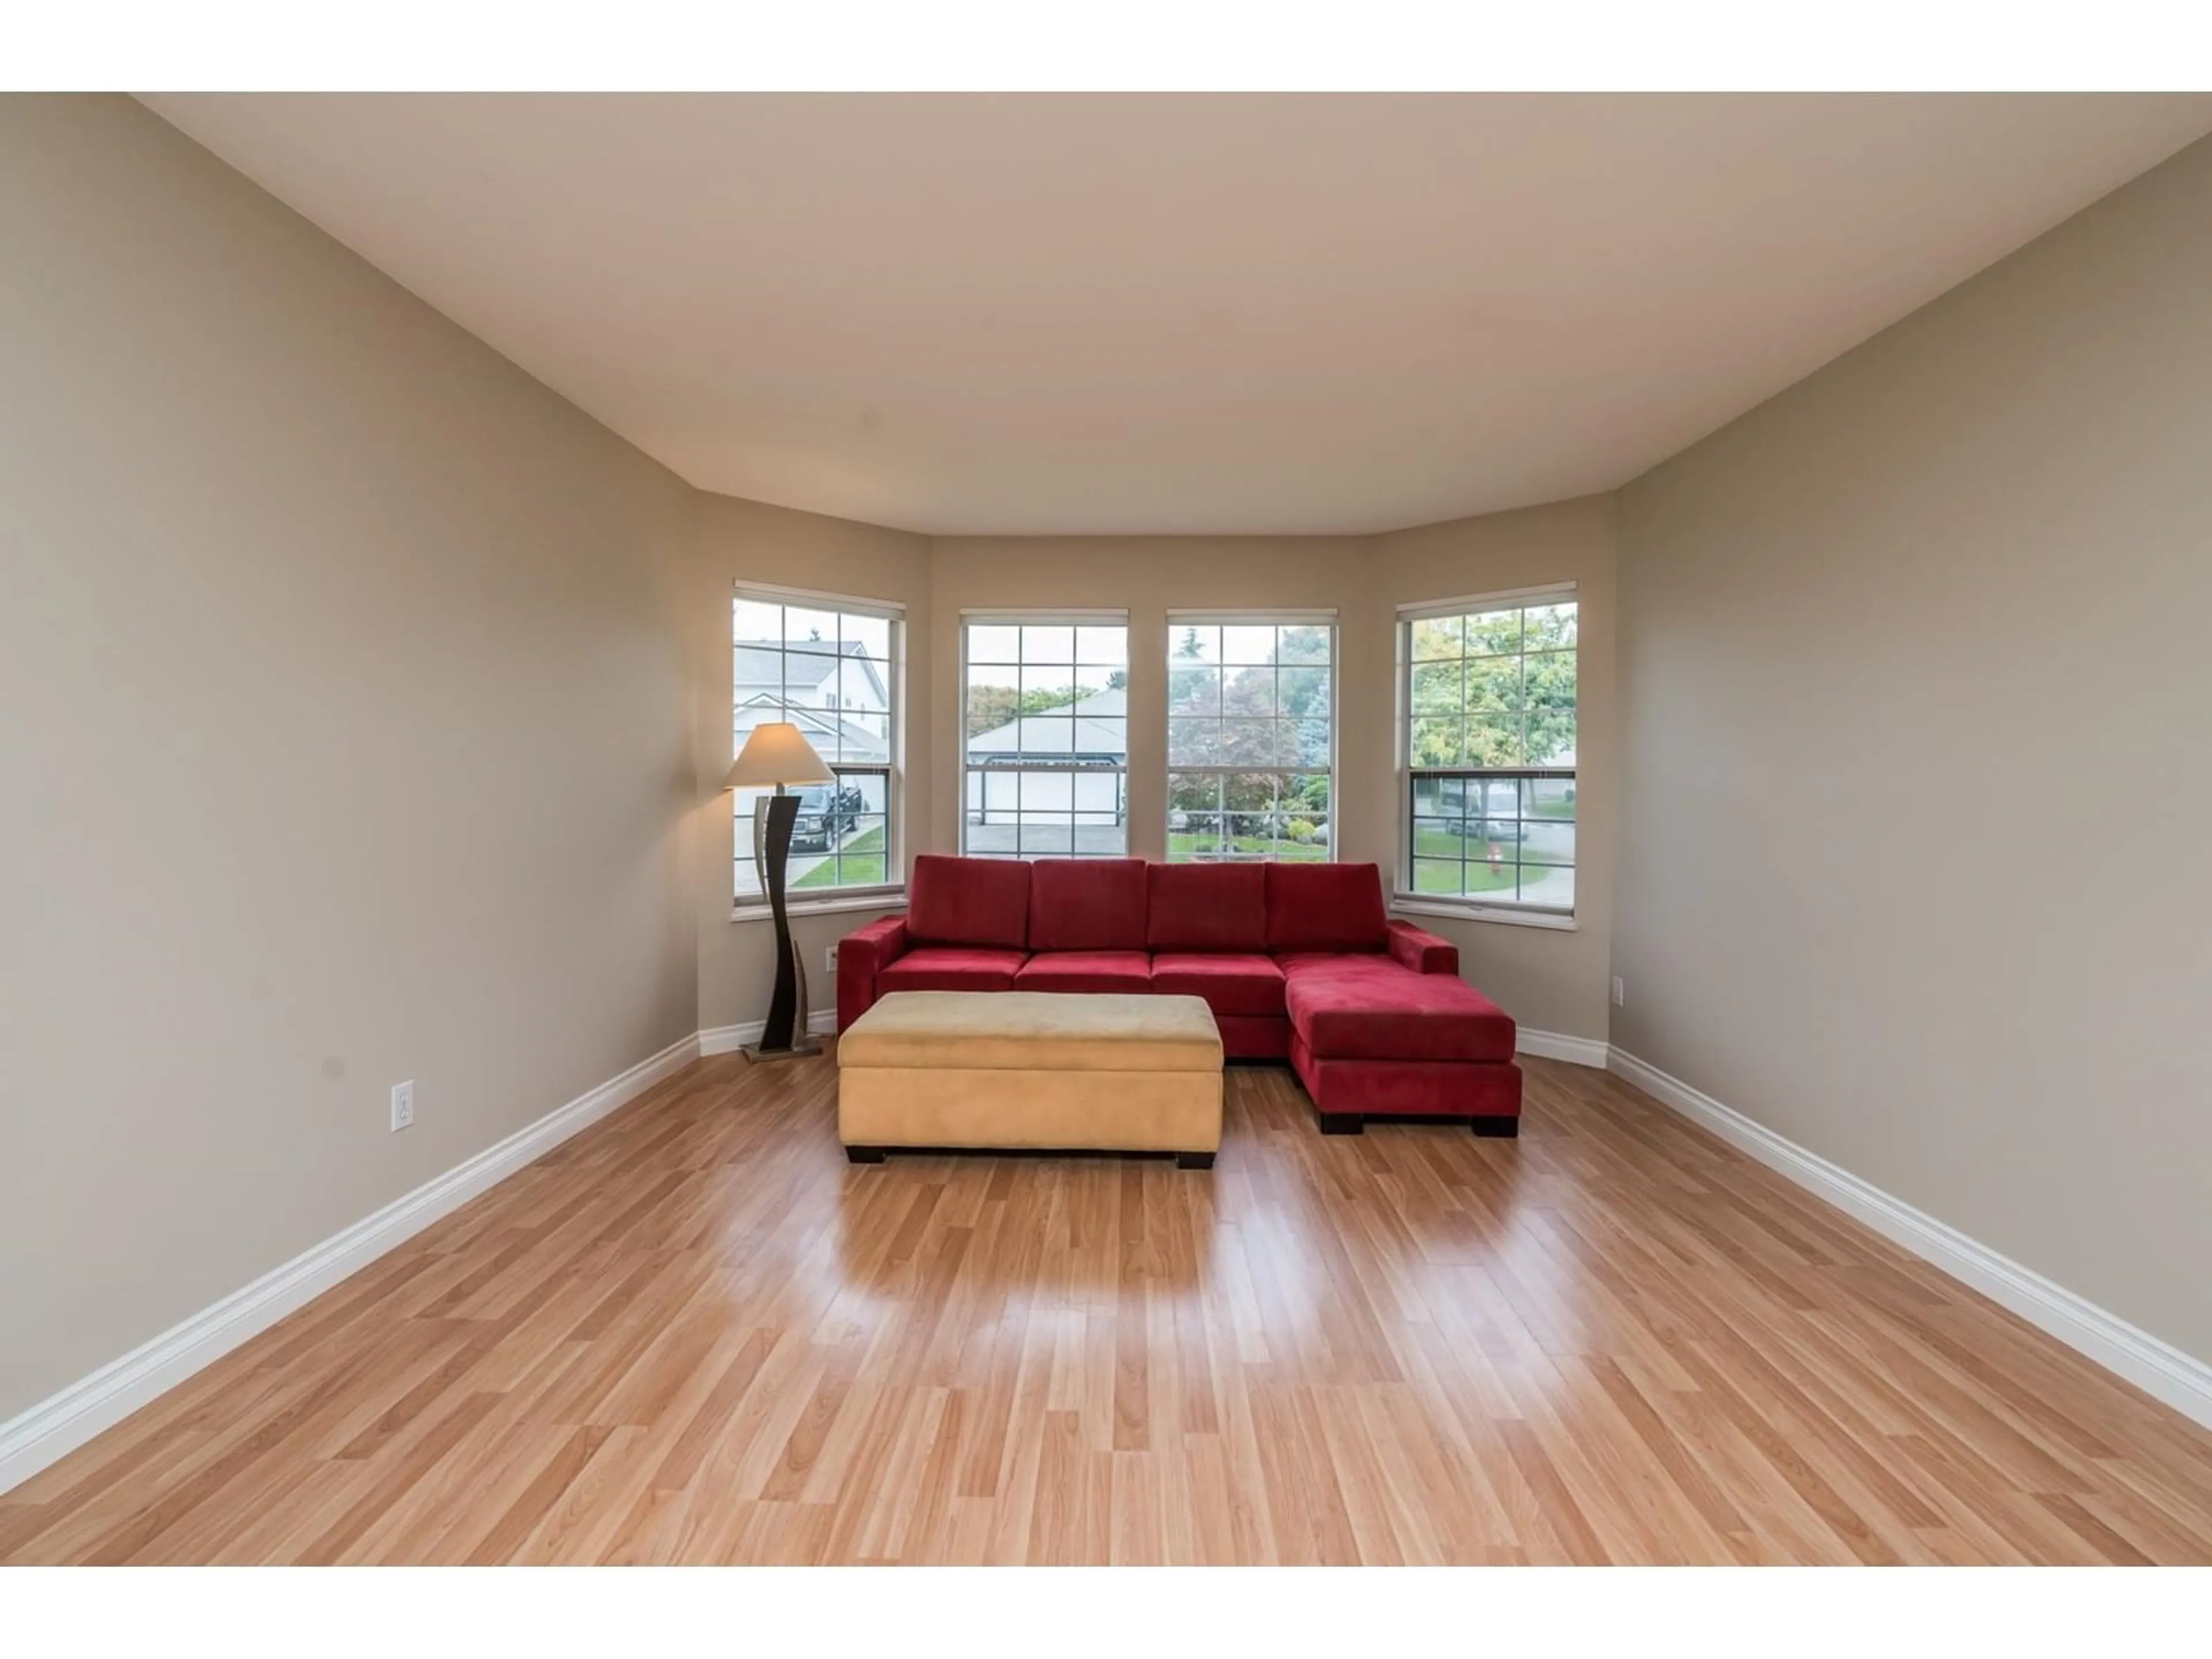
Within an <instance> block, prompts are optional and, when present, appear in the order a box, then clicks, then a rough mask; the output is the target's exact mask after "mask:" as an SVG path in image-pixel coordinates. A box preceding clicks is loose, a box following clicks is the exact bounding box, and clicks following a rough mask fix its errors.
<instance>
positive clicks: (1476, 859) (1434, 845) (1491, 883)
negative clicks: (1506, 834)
mask: <svg viewBox="0 0 2212 1659" xmlns="http://www.w3.org/2000/svg"><path fill="white" fill-rule="evenodd" d="M1462 843H1464V846H1465V848H1466V852H1467V868H1466V877H1465V881H1464V884H1462V878H1461V870H1460V862H1459V860H1460V851H1461V848H1462ZM1495 844H1496V846H1497V848H1498V857H1499V859H1500V860H1502V862H1500V863H1498V864H1496V865H1493V864H1492V863H1491V862H1490V860H1489V857H1488V853H1489V849H1490V848H1491V846H1492V843H1491V842H1486V841H1484V840H1483V839H1482V838H1481V837H1480V836H1464V837H1462V836H1455V835H1453V834H1451V833H1450V832H1449V831H1448V830H1443V829H1424V830H1422V831H1421V832H1420V833H1419V835H1417V836H1414V837H1413V890H1414V891H1415V892H1417V893H1495V892H1498V891H1499V890H1501V889H1510V888H1511V887H1512V886H1513V885H1514V884H1515V882H1516V879H1517V878H1516V875H1515V873H1514V868H1513V866H1514V860H1515V858H1516V848H1515V847H1514V844H1513V843H1512V842H1510V841H1502V842H1497V843H1495ZM1430 860H1449V862H1436V863H1431V861H1430Z"/></svg>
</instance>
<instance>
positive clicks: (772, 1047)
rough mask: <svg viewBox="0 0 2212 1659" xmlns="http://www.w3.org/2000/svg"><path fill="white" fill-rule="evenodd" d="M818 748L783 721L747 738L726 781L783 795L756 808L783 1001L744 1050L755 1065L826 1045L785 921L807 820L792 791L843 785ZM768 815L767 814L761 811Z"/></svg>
mask: <svg viewBox="0 0 2212 1659" xmlns="http://www.w3.org/2000/svg"><path fill="white" fill-rule="evenodd" d="M835 782H836V775H834V774H833V773H832V772H831V771H830V770H829V766H828V765H827V763H824V762H823V758H822V757H821V756H819V755H817V754H816V753H815V752H814V746H813V745H812V744H810V743H808V742H807V741H806V739H805V738H804V737H802V736H800V735H799V728H798V727H797V726H793V725H791V724H790V723H789V722H787V721H784V720H776V721H773V722H771V723H770V724H769V725H766V726H755V727H754V728H753V729H752V731H751V732H749V733H748V734H747V735H746V738H745V746H744V750H742V751H740V753H739V754H738V758H737V763H736V764H735V765H733V766H732V767H731V768H730V775H729V776H728V778H726V780H725V781H723V785H722V787H724V788H725V789H762V788H766V787H768V786H769V785H770V784H773V785H775V793H774V794H773V795H771V796H769V798H768V799H766V800H764V801H756V802H754V803H753V868H754V869H755V870H757V871H758V872H761V884H762V885H763V886H764V887H766V888H767V889H768V908H769V915H773V916H774V917H775V994H774V995H773V996H771V997H770V998H769V1005H768V1024H766V1025H764V1026H763V1027H762V1028H761V1036H760V1041H759V1042H749V1043H747V1044H745V1046H744V1054H745V1058H746V1059H748V1060H789V1059H792V1058H793V1057H794V1056H796V1055H799V1054H820V1053H821V1052H822V1045H821V1044H820V1043H819V1042H816V1041H815V1039H814V1037H813V1036H811V1034H810V1033H809V1032H808V1030H807V1029H806V964H805V963H803V962H801V961H800V960H799V947H798V946H797V945H793V943H792V940H791V918H790V917H789V916H788V915H787V914H786V913H785V910H784V903H783V878H784V871H785V867H786V866H788V865H789V864H790V862H791V826H792V825H793V823H795V822H796V821H797V820H798V817H799V797H798V796H796V795H787V794H786V793H784V786H785V785H786V784H793V783H799V784H806V783H835ZM763 807H765V808H767V811H765V812H763V811H762V810H761V809H762V808H763Z"/></svg>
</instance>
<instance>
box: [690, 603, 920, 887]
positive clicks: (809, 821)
mask: <svg viewBox="0 0 2212 1659" xmlns="http://www.w3.org/2000/svg"><path fill="white" fill-rule="evenodd" d="M905 617H906V613H905V611H903V610H902V608H901V607H900V606H898V605H891V604H886V603H884V602H882V601H879V600H873V599H844V598H841V597H838V596H836V595H832V594H826V593H808V592H800V591H798V590H793V589H784V588H775V587H762V586H753V585H750V584H747V583H743V582H740V583H739V584H738V587H737V592H736V595H735V597H734V599H733V600H732V610H731V629H730V635H731V673H730V680H731V691H732V696H731V702H732V727H731V735H732V749H731V751H730V752H731V753H732V754H733V755H734V754H736V753H738V751H739V750H743V749H744V745H745V738H746V737H747V735H748V734H749V733H750V732H751V731H752V729H753V728H754V727H755V726H760V725H763V724H765V723H767V722H769V721H773V720H788V721H790V722H791V723H792V724H793V725H794V726H797V727H798V728H799V731H800V732H801V733H802V734H803V735H804V736H805V738H806V740H807V742H808V743H810V744H812V745H813V747H814V752H815V753H816V754H817V755H819V756H821V757H822V758H823V760H824V761H826V762H828V763H829V769H830V770H831V771H832V772H834V773H835V774H836V782H835V783H829V784H815V785H810V786H806V787H801V788H799V790H798V793H799V820H798V823H797V825H796V827H795V828H794V829H793V832H792V840H791V863H790V866H789V874H788V877H787V881H788V885H787V889H786V890H787V893H788V894H789V896H790V898H791V902H793V903H794V904H801V905H803V904H805V902H806V901H807V900H809V899H810V898H827V897H830V896H840V897H856V896H862V895H865V894H867V893H871V892H880V893H886V894H889V893H895V892H896V891H897V890H899V889H900V888H901V887H902V885H903V882H904V872H905V867H906V866H905V863H904V860H903V859H902V855H901V853H900V842H901V834H902V829H901V825H900V822H899V816H900V807H899V802H900V789H899V773H898V743H899V715H900V709H899V702H900V698H901V696H902V679H903V677H904V673H905V639H904V634H905V627H906V622H905ZM771 793H774V792H773V791H772V790H766V789H740V790H738V791H736V792H735V793H734V798H733V799H734V805H733V807H732V811H733V812H734V814H735V820H734V822H735V829H736V836H737V840H736V848H735V850H736V865H735V874H734V881H733V884H732V890H733V892H734V894H735V896H736V899H737V903H738V907H739V908H744V907H746V906H748V905H758V904H765V902H767V897H766V894H765V892H764V891H763V888H762V885H761V874H760V872H759V871H758V870H757V868H756V867H755V865H754V861H753V813H754V811H755V810H756V808H757V805H758V803H759V802H760V801H762V800H763V799H766V798H767V797H768V796H769V794H771Z"/></svg>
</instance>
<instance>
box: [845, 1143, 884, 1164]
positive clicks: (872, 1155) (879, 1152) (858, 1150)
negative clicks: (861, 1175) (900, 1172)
mask: <svg viewBox="0 0 2212 1659" xmlns="http://www.w3.org/2000/svg"><path fill="white" fill-rule="evenodd" d="M845 1161H846V1162H847V1163H848V1164H880V1163H882V1162H883V1161H884V1149H883V1148H882V1147H881V1146H848V1147H847V1148H846V1149H845Z"/></svg>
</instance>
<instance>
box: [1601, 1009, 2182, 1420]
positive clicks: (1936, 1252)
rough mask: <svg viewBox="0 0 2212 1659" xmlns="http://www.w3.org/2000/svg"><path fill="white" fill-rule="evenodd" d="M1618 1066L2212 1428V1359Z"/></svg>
mask: <svg viewBox="0 0 2212 1659" xmlns="http://www.w3.org/2000/svg"><path fill="white" fill-rule="evenodd" d="M1608 1069H1610V1070H1611V1071H1612V1072H1613V1073H1614V1074H1615V1075H1616V1076H1618V1077H1620V1078H1623V1079H1626V1080H1627V1081H1628V1082H1630V1083H1632V1084H1634V1085H1636V1086H1637V1087H1638V1088H1639V1089H1641V1090H1643V1091H1644V1093H1646V1094H1648V1095H1650V1097H1652V1098H1653V1099H1655V1100H1656V1101H1658V1102H1659V1103H1661V1104H1662V1105H1663V1106H1667V1107H1668V1108H1670V1109H1673V1110H1674V1111H1677V1112H1680V1114H1681V1115H1683V1116H1684V1117H1686V1118H1688V1119H1690V1120H1691V1121H1692V1122H1695V1123H1699V1124H1702V1125H1703V1126H1704V1127H1706V1128H1708V1129H1710V1130H1711V1131H1712V1132H1713V1133H1715V1134H1717V1135H1718V1136H1719V1137H1720V1138H1721V1139H1723V1140H1725V1141H1727V1142H1728V1143H1729V1145H1730V1146H1735V1147H1738V1148H1740V1149H1741V1150H1742V1151H1743V1152H1748V1153H1750V1154H1751V1156H1752V1157H1753V1158H1757V1159H1758V1160H1759V1162H1760V1163H1761V1164H1765V1165H1766V1166H1767V1168H1769V1169H1771V1170H1775V1171H1777V1172H1778V1174H1780V1175H1782V1176H1786V1177H1787V1178H1788V1179H1790V1180H1791V1181H1793V1182H1796V1183H1797V1185H1799V1186H1800V1187H1802V1188H1805V1189H1806V1190H1807V1191H1808V1192H1810V1193H1812V1194H1814V1195H1815V1196H1817V1197H1820V1198H1823V1199H1826V1200H1827V1201H1828V1202H1829V1203H1831V1204H1832V1205H1834V1206H1836V1207H1837V1208H1838V1209H1839V1210H1841V1211H1843V1212H1844V1213H1846V1214H1847V1215H1850V1216H1852V1217H1854V1218H1857V1219H1858V1220H1859V1221H1862V1222H1863V1223H1865V1224H1866V1225H1868V1226H1869V1227H1871V1228H1873V1229H1874V1231H1876V1232H1878V1233H1880V1234H1881V1236H1882V1237H1884V1238H1887V1239H1888V1240H1889V1241H1890V1242H1891V1243H1894V1244H1899V1245H1901V1246H1903V1247H1904V1248H1905V1249H1908V1250H1910V1251H1911V1252H1912V1254H1913V1255H1917V1256H1918V1257H1919V1258H1920V1259H1921V1260H1922V1261H1926V1262H1928V1263H1929V1265H1930V1266H1932V1267H1938V1268H1941V1269H1942V1271H1943V1272H1944V1273H1948V1274H1949V1275H1950V1276H1951V1277H1952V1278H1954V1279H1957V1280H1959V1282H1960V1283H1961V1284H1963V1285H1968V1286H1970V1287H1971V1288H1972V1289H1974V1290H1977V1291H1980V1292H1981V1293H1982V1294H1983V1295H1984V1296H1986V1297H1989V1298H1990V1301H1992V1302H1995V1303H1996V1304H1998V1305H1999V1306H2000V1307H2003V1308H2007V1309H2009V1310H2011V1311H2012V1312H2014V1313H2016V1314H2018V1315H2019V1316H2021V1318H2022V1319H2025V1320H2026V1321H2027V1322H2028V1323H2029V1324H2031V1325H2033V1326H2034V1327H2035V1328H2037V1329H2038V1330H2040V1331H2042V1332H2044V1333H2045V1334H2048V1335H2051V1336H2054V1337H2056V1338H2057V1339H2058V1340H2060V1341H2061V1342H2063V1343H2064V1344H2065V1345H2066V1346H2068V1347H2069V1348H2072V1349H2073V1350H2074V1351H2075V1352H2077V1353H2079V1354H2081V1355H2082V1356H2084V1357H2085V1358H2089V1359H2092V1360H2094V1361H2095V1362H2096V1363H2097V1364H2100V1365H2102V1366H2103V1367H2104V1368H2105V1369H2106V1370H2109V1371H2112V1372H2114V1373H2115V1374H2117V1375H2118V1376H2122V1377H2124V1378H2126V1379H2127V1381H2129V1382H2130V1383H2134V1384H2135V1385H2136V1387H2137V1388H2139V1389H2142V1391H2143V1392H2144V1393H2145V1394H2148V1395H2151V1396H2153V1397H2154V1399H2157V1400H2160V1401H2164V1402H2165V1403H2166V1404H2167V1405H2169V1406H2171V1407H2173V1409H2174V1410H2176V1411H2178V1412H2179V1413H2181V1414H2182V1415H2183V1416H2185V1417H2187V1418H2190V1419H2192V1420H2194V1421H2196V1422H2198V1423H2201V1424H2203V1425H2206V1426H2207V1427H2212V1365H2208V1364H2205V1363H2204V1362H2203V1360H2201V1359H2198V1358H2195V1357H2194V1356H2192V1355H2190V1354H2185V1353H2184V1352H2182V1351H2181V1350H2180V1349H2179V1348H2177V1347H2174V1346H2172V1344H2171V1343H2167V1342H2163V1341H2161V1340H2159V1339H2158V1338H2157V1337H2154V1336H2153V1335H2152V1334H2150V1333H2149V1332H2148V1331H2146V1330H2142V1329H2139V1328H2136V1326H2133V1325H2130V1323H2128V1322H2127V1321H2125V1320H2124V1319H2122V1318H2119V1317H2118V1316H2117V1315H2114V1314H2110V1313H2107V1312H2106V1310H2104V1309H2102V1308H2100V1307H2099V1306H2098V1305H2097V1304H2095V1303H2093V1302H2091V1301H2088V1300H2087V1299H2086V1298H2084V1297H2079V1296H2076V1295H2075V1293H2074V1292H2073V1291H2069V1290H2068V1289H2067V1288H2066V1287H2065V1286H2064V1285H2057V1284H2054V1283H2052V1282H2051V1280H2050V1279H2045V1277H2044V1276H2043V1275H2042V1274H2040V1273H2036V1272H2034V1271H2033V1270H2032V1269H2030V1268H2027V1267H2021V1265H2020V1263H2018V1262H2017V1261H2013V1260H2012V1259H2011V1258H2010V1257H2008V1256H2004V1255H1999V1254H1998V1253H1997V1252H1996V1251H1995V1250H1993V1249H1990V1247H1989V1246H1988V1245H1986V1244H1984V1243H1980V1242H1979V1241H1978V1240H1976V1239H1972V1238H1969V1237H1966V1234H1964V1233H1962V1232H1960V1231H1959V1230H1958V1229H1957V1228H1955V1227H1952V1226H1949V1225H1946V1224H1945V1223H1943V1222H1941V1221H1938V1220H1937V1219H1936V1218H1935V1217H1934V1216H1931V1215H1929V1214H1927V1213H1926V1212H1923V1211H1920V1210H1917V1209H1915V1208H1913V1206H1911V1205H1910V1204H1907V1203H1905V1201H1904V1200H1902V1199H1899V1198H1893V1197H1892V1196H1891V1195H1890V1194H1887V1193H1886V1192H1884V1191H1882V1190H1881V1188H1879V1187H1875V1186H1872V1185H1870V1184H1869V1183H1868V1182H1864V1181H1862V1180H1860V1179H1859V1178H1858V1176H1855V1175H1853V1174H1852V1173H1851V1172H1850V1170H1845V1169H1842V1168H1840V1167H1838V1165H1836V1164H1831V1163H1829V1162H1828V1160H1827V1159H1826V1158H1822V1157H1820V1155H1819V1154H1817V1153H1814V1152H1807V1151H1806V1150H1805V1149H1804V1148H1803V1147H1802V1146H1798V1145H1797V1144H1796V1142H1795V1141H1793V1140H1789V1139H1784V1137H1782V1136H1781V1135H1778V1134H1777V1133H1774V1131H1773V1130H1771V1129H1770V1128H1767V1127H1765V1125H1763V1124H1759V1123H1755V1122H1753V1121H1752V1120H1751V1119H1749V1118H1747V1117H1746V1116H1745V1115H1743V1114H1742V1113H1741V1112H1739V1111H1736V1110H1735V1109H1733V1108H1731V1107H1727V1106H1723V1105H1722V1104H1721V1103H1720V1102H1718V1101H1717V1100H1715V1099H1714V1098H1713V1097H1711V1095H1708V1094H1704V1093H1701V1092H1699V1091H1698V1090H1696V1089H1693V1088H1692V1087H1691V1086H1690V1085H1688V1084H1686V1083H1685V1082H1683V1081H1682V1080H1681V1079H1680V1078H1676V1077H1670V1076H1668V1074H1667V1073H1664V1072H1662V1071H1661V1070H1660V1069H1659V1068H1658V1067H1657V1066H1653V1065H1650V1064H1648V1063H1647V1062H1645V1061H1644V1060H1638V1059H1637V1058H1636V1056H1635V1055H1633V1054H1628V1053H1626V1052H1624V1051H1623V1050H1621V1049H1620V1048H1614V1049H1613V1054H1612V1064H1611V1066H1609V1068H1608Z"/></svg>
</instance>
